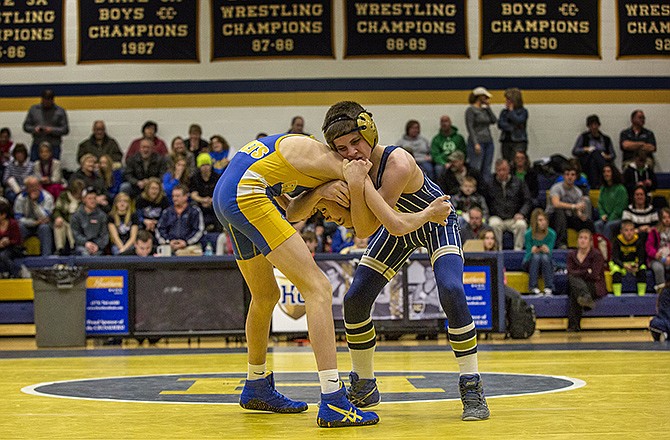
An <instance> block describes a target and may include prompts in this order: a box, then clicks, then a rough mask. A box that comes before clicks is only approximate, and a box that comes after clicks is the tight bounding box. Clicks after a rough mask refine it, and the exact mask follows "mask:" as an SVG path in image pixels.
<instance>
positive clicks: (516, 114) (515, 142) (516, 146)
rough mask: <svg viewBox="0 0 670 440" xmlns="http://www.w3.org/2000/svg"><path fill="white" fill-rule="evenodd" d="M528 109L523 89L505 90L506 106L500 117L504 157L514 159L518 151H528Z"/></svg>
mask: <svg viewBox="0 0 670 440" xmlns="http://www.w3.org/2000/svg"><path fill="white" fill-rule="evenodd" d="M527 123H528V110H527V109H526V108H525V107H524V106H523V97H522V96H521V90H519V89H518V88H516V87H511V88H509V89H507V90H505V108H504V109H503V110H502V111H501V112H500V116H499V117H498V128H499V129H500V149H501V150H502V157H503V159H507V161H508V162H509V163H512V162H513V161H514V155H515V153H516V152H517V151H522V152H524V153H525V152H526V151H528V132H527V131H526V124H527Z"/></svg>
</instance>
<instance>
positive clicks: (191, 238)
mask: <svg viewBox="0 0 670 440" xmlns="http://www.w3.org/2000/svg"><path fill="white" fill-rule="evenodd" d="M172 201H173V202H174V204H173V205H172V206H169V207H168V208H167V209H166V210H165V211H163V213H162V214H161V218H160V219H159V220H158V224H157V225H156V239H157V241H158V244H169V245H170V248H171V249H172V254H173V255H174V254H175V253H176V252H177V251H180V250H182V249H186V248H189V249H190V248H195V247H199V248H200V251H201V252H202V247H201V246H200V240H201V239H202V237H203V234H204V232H205V222H204V220H203V218H202V211H200V208H198V207H197V206H194V205H190V204H189V203H188V188H187V187H186V186H184V185H181V184H180V185H177V186H175V187H174V189H173V190H172Z"/></svg>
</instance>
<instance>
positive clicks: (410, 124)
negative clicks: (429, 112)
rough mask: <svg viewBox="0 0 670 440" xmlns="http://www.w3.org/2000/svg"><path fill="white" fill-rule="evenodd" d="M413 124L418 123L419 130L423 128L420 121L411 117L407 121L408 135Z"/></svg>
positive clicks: (406, 132)
mask: <svg viewBox="0 0 670 440" xmlns="http://www.w3.org/2000/svg"><path fill="white" fill-rule="evenodd" d="M412 125H418V126H419V130H421V124H420V123H419V121H417V120H416V119H410V120H409V121H407V124H405V134H406V135H409V129H410V128H412Z"/></svg>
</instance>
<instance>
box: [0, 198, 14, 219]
mask: <svg viewBox="0 0 670 440" xmlns="http://www.w3.org/2000/svg"><path fill="white" fill-rule="evenodd" d="M0 214H5V217H6V218H10V217H11V216H12V207H11V205H10V204H9V202H8V201H7V200H0Z"/></svg>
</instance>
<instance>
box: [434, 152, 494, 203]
mask: <svg viewBox="0 0 670 440" xmlns="http://www.w3.org/2000/svg"><path fill="white" fill-rule="evenodd" d="M465 176H472V177H474V178H475V179H476V180H477V184H478V185H479V186H480V187H481V186H482V184H483V182H482V176H481V174H479V171H478V170H476V169H474V168H472V167H471V166H470V165H468V164H466V163H465V154H463V152H462V151H460V150H456V151H454V152H453V153H451V154H450V155H449V162H448V163H446V164H445V165H444V170H443V171H442V172H441V173H440V174H439V175H438V176H437V182H435V183H437V184H438V185H439V186H440V188H441V189H442V191H444V193H445V194H448V195H454V194H456V193H457V192H458V190H459V189H460V187H461V183H462V182H463V179H464V178H465Z"/></svg>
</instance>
